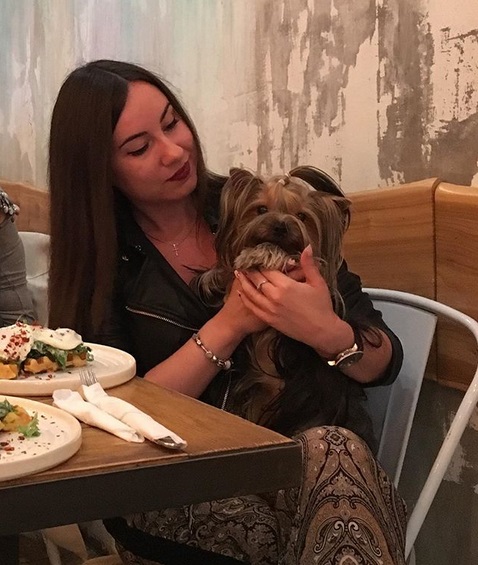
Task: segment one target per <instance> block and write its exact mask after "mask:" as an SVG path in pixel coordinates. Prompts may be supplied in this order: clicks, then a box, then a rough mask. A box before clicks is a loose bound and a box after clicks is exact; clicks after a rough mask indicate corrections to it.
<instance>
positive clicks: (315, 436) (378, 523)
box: [107, 427, 406, 565]
mask: <svg viewBox="0 0 478 565" xmlns="http://www.w3.org/2000/svg"><path fill="white" fill-rule="evenodd" d="M296 439H297V440H298V441H299V442H300V443H301V445H302V449H303V469H302V483H301V486H300V487H298V488H293V489H287V490H281V491H279V492H275V493H271V494H265V495H264V494H263V495H251V496H242V497H237V498H229V499H225V500H215V501H213V502H205V503H201V504H194V505H191V506H186V507H182V508H174V509H167V510H158V511H155V512H147V513H139V514H133V515H131V516H127V517H126V518H124V519H121V520H123V526H122V527H120V528H118V527H111V528H109V527H108V526H109V525H108V524H107V527H108V529H110V532H111V533H112V534H113V536H114V537H115V538H116V540H117V546H118V551H119V554H120V555H121V558H122V560H123V562H124V563H125V564H128V565H157V564H161V565H169V564H171V565H172V564H175V563H177V564H179V563H181V564H182V565H194V564H204V565H206V564H207V565H213V564H215V563H218V564H221V563H224V564H227V563H231V564H232V563H249V564H254V565H259V564H261V565H266V564H278V565H299V564H300V565H306V564H307V565H310V564H313V563H316V564H324V565H339V564H341V565H368V564H370V565H378V564H380V565H388V564H389V565H392V564H393V565H403V564H404V563H405V559H404V547H405V527H406V508H405V504H404V502H403V500H402V498H401V497H400V495H399V494H398V493H397V491H396V489H395V487H394V486H393V483H392V482H391V480H390V479H389V478H388V476H387V475H386V474H385V473H384V471H383V470H382V469H381V468H380V466H379V465H378V464H377V462H376V461H375V459H374V457H373V455H372V454H371V452H370V450H369V449H368V447H367V446H366V444H365V443H364V442H363V441H362V440H361V439H360V438H359V437H358V436H356V435H355V434H353V433H352V432H350V431H348V430H345V429H343V428H338V427H320V428H313V429H310V430H307V431H306V432H304V433H302V434H300V435H299V436H297V437H296Z"/></svg>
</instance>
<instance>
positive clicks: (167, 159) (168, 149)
mask: <svg viewBox="0 0 478 565" xmlns="http://www.w3.org/2000/svg"><path fill="white" fill-rule="evenodd" d="M158 153H159V159H160V161H161V163H162V164H163V165H165V166H169V165H172V164H174V163H175V162H176V161H180V160H181V159H182V157H183V155H184V150H183V148H182V147H181V146H179V145H177V144H176V143H174V142H173V141H171V140H170V139H168V138H163V139H161V140H160V142H159V145H158Z"/></svg>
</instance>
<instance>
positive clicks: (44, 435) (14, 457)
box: [0, 394, 81, 481]
mask: <svg viewBox="0 0 478 565" xmlns="http://www.w3.org/2000/svg"><path fill="white" fill-rule="evenodd" d="M5 399H7V400H8V401H9V402H10V404H14V405H15V404H18V405H19V406H22V407H23V408H25V410H26V411H27V412H28V413H29V414H30V415H31V416H32V415H33V414H34V413H37V414H38V427H39V428H40V432H41V433H40V435H39V436H38V437H31V438H23V439H22V437H23V436H22V435H21V434H19V433H18V432H1V431H0V481H6V480H9V479H16V478H18V477H24V476H25V475H31V474H32V473H38V472H39V471H44V470H45V469H50V468H51V467H55V466H56V465H58V464H60V463H62V462H63V461H66V460H67V459H69V458H70V457H71V456H72V455H74V454H75V453H76V452H77V451H78V449H80V445H81V426H80V423H79V422H78V420H77V419H76V418H74V417H73V416H71V415H70V414H68V413H67V412H64V411H63V410H59V409H58V408H55V407H54V406H49V405H47V404H43V403H41V402H37V401H35V400H29V399H27V398H17V397H11V396H4V395H2V394H0V402H3V401H4V400H5ZM12 447H13V450H12V449H11V448H12Z"/></svg>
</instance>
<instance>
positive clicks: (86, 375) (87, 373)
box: [80, 367, 186, 450]
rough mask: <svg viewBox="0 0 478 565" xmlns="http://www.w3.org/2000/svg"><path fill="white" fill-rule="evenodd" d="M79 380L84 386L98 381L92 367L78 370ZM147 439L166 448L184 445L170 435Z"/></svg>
mask: <svg viewBox="0 0 478 565" xmlns="http://www.w3.org/2000/svg"><path fill="white" fill-rule="evenodd" d="M80 382H81V384H82V385H84V386H91V385H94V384H95V383H97V382H98V379H97V377H96V374H95V372H94V371H93V369H91V368H89V367H87V368H86V369H81V370H80ZM148 439H149V438H148ZM149 441H151V442H153V443H156V444H158V445H161V446H163V447H167V448H168V449H178V450H179V449H184V448H185V447H186V443H185V442H178V441H176V440H175V439H174V438H172V437H171V436H163V437H158V438H154V439H150V440H149Z"/></svg>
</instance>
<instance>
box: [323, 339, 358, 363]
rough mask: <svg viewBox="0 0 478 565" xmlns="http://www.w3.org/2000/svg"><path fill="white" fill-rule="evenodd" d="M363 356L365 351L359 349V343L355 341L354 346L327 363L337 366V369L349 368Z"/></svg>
mask: <svg viewBox="0 0 478 565" xmlns="http://www.w3.org/2000/svg"><path fill="white" fill-rule="evenodd" d="M362 357H363V351H362V350H361V349H359V346H358V345H357V343H354V344H353V345H352V347H349V348H348V349H344V350H343V351H341V352H340V353H339V354H338V355H337V356H336V357H335V359H332V360H331V361H327V363H328V364H329V365H330V366H331V367H337V369H347V368H348V367H351V366H352V365H354V364H355V363H357V361H360V359H362Z"/></svg>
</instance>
